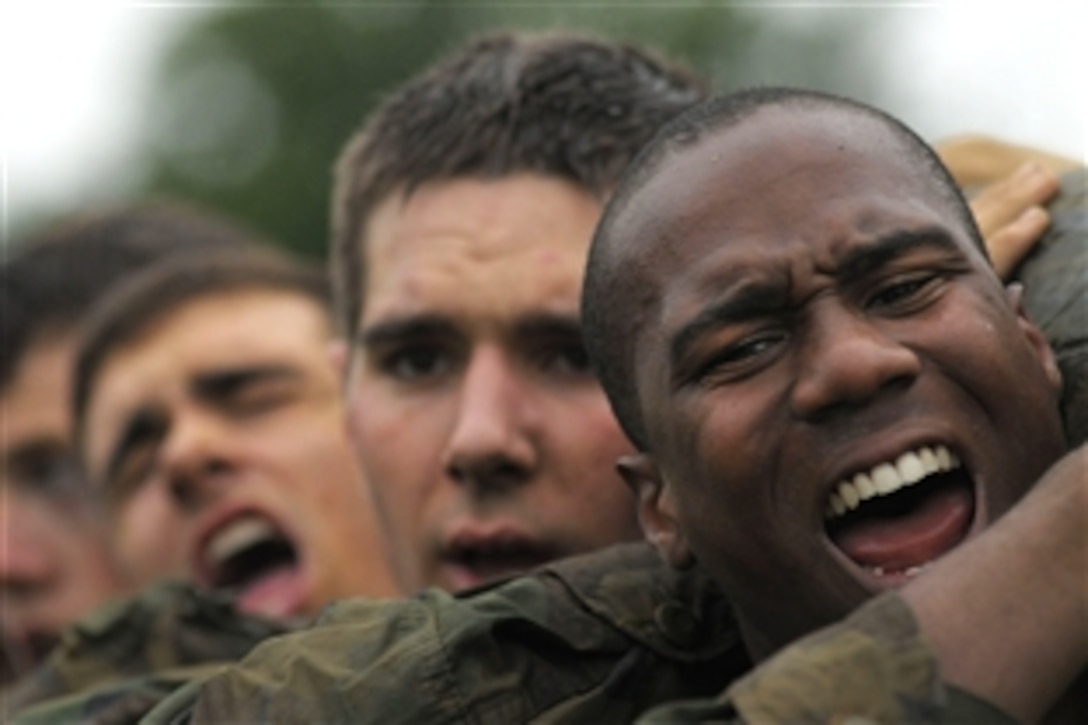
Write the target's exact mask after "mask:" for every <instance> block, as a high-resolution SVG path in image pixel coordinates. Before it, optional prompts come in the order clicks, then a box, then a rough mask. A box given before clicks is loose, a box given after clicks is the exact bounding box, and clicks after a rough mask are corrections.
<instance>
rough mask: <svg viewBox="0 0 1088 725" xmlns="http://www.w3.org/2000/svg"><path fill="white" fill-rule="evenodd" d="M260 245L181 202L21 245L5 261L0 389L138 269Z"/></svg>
mask: <svg viewBox="0 0 1088 725" xmlns="http://www.w3.org/2000/svg"><path fill="white" fill-rule="evenodd" d="M254 243H256V237H255V236H254V235H253V234H252V233H251V232H250V231H249V230H247V229H244V228H243V227H241V226H239V225H237V224H235V223H234V222H232V221H228V220H227V219H226V218H222V217H218V216H215V215H212V214H211V213H209V212H206V211H203V210H197V209H196V208H192V207H188V206H184V205H181V204H179V203H176V202H155V203H148V204H144V205H139V206H130V207H123V208H110V209H101V210H95V211H92V212H87V213H84V214H81V215H79V216H76V217H73V218H70V219H68V220H65V221H63V222H60V223H58V224H57V225H55V226H51V227H49V228H48V229H46V230H45V231H42V232H39V233H37V234H36V235H35V236H32V237H29V238H27V239H26V240H24V241H21V242H17V243H16V245H15V247H14V248H13V249H11V250H10V252H9V254H8V256H7V257H6V258H5V260H4V262H3V264H2V266H0V308H2V309H3V315H0V339H2V340H3V348H2V350H3V352H2V354H0V391H6V390H7V388H8V386H9V385H11V384H12V381H13V380H14V377H15V374H16V370H17V369H18V367H19V364H20V363H21V362H22V359H23V357H24V356H25V355H26V354H27V352H28V351H29V350H30V349H31V348H32V347H33V346H34V345H35V344H37V343H38V342H40V341H41V340H42V339H43V338H46V337H49V336H51V335H64V334H68V333H73V334H74V333H75V330H76V328H77V327H78V324H79V322H80V320H81V319H82V318H83V317H84V315H85V314H86V313H87V310H88V309H90V308H91V307H92V306H93V304H94V303H95V302H96V301H97V300H98V299H99V298H100V297H102V296H103V295H104V294H105V293H106V292H107V291H108V290H110V289H111V288H112V287H114V286H116V285H117V284H118V283H120V282H121V281H123V280H124V279H125V278H127V277H129V276H130V275H132V274H133V273H135V272H136V271H137V270H140V269H142V268H144V267H146V266H148V265H150V264H152V263H154V262H157V261H159V260H161V259H164V258H167V257H170V256H173V255H177V254H183V255H189V254H202V253H204V252H207V251H209V250H216V249H227V248H240V247H246V246H249V245H251V244H254Z"/></svg>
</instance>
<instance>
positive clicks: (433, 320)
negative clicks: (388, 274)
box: [359, 315, 454, 347]
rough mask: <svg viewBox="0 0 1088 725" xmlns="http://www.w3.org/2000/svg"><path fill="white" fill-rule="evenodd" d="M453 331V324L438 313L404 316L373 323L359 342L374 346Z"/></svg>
mask: <svg viewBox="0 0 1088 725" xmlns="http://www.w3.org/2000/svg"><path fill="white" fill-rule="evenodd" d="M453 333H454V327H453V324H452V323H451V322H450V321H449V320H447V319H445V318H443V317H439V316H437V315H423V316H418V317H403V318H394V319H390V320H384V321H382V322H378V323H375V324H374V325H371V326H370V327H368V328H366V329H365V330H363V331H362V332H361V333H360V334H359V343H360V344H361V345H362V346H363V347H374V346H381V345H389V344H391V343H395V342H400V341H403V340H410V339H412V338H427V337H444V336H448V335H452V334H453Z"/></svg>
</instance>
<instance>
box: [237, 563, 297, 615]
mask: <svg viewBox="0 0 1088 725" xmlns="http://www.w3.org/2000/svg"><path fill="white" fill-rule="evenodd" d="M308 591H309V587H308V586H307V585H306V577H305V576H304V575H303V573H302V570H301V569H300V568H298V567H286V566H285V567H281V568H278V569H275V570H273V571H271V572H269V573H268V574H265V575H264V576H262V577H261V578H260V579H258V580H257V581H256V582H254V583H253V584H250V585H249V586H247V587H245V588H244V589H242V591H241V593H240V594H239V595H238V599H237V600H236V601H237V607H238V609H239V610H240V611H242V612H245V613H247V614H256V615H261V616H265V617H273V618H277V619H279V618H283V617H290V616H293V615H296V614H300V613H302V611H303V609H304V608H305V606H306V598H307V594H308Z"/></svg>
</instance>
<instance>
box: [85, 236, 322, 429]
mask: <svg viewBox="0 0 1088 725" xmlns="http://www.w3.org/2000/svg"><path fill="white" fill-rule="evenodd" d="M250 290H272V291H284V292H289V293H295V294H298V295H301V296H303V297H306V298H309V299H312V300H313V301H314V303H315V304H316V305H317V306H318V307H319V309H321V310H322V311H324V312H325V313H326V315H328V318H329V325H330V328H331V326H332V319H331V317H332V312H331V305H332V301H331V292H330V286H329V281H328V278H327V276H326V275H325V274H324V272H323V271H322V270H321V269H320V268H317V267H314V266H311V265H310V264H308V263H306V262H304V261H302V260H299V259H296V258H294V257H292V256H289V255H288V254H287V253H281V252H277V251H273V250H271V249H268V248H252V249H247V250H232V251H223V252H218V253H211V254H205V255H201V256H199V257H192V256H187V257H184V258H182V257H179V258H176V259H170V260H167V261H164V262H162V263H160V264H157V265H155V266H154V267H151V268H149V269H147V270H145V271H144V272H142V273H141V274H139V275H136V276H135V277H133V278H132V279H131V280H129V281H128V282H126V284H124V285H123V286H121V287H119V288H118V289H117V290H115V291H114V292H112V293H111V294H110V295H109V296H108V297H106V298H104V299H103V300H102V302H101V303H100V304H99V306H98V307H97V308H96V309H95V310H94V311H93V312H92V313H91V315H90V317H89V318H88V320H87V322H86V326H85V328H84V331H83V338H82V341H81V344H80V346H79V350H78V351H77V353H76V364H75V377H74V381H73V395H72V411H73V420H74V421H75V432H76V437H75V440H76V443H77V445H80V444H81V442H82V441H83V439H84V434H85V432H86V430H85V426H86V416H87V407H88V405H89V404H90V399H91V396H92V394H93V392H94V385H95V381H96V378H97V377H98V375H99V373H100V372H101V371H102V368H103V367H104V366H105V364H106V362H107V361H108V360H109V359H110V356H111V355H112V354H114V353H116V352H117V351H118V350H119V349H121V348H123V347H125V346H126V345H129V344H131V343H133V342H135V341H136V340H138V339H139V338H140V337H141V336H142V335H143V334H144V333H146V332H147V331H148V330H149V329H150V328H151V327H153V326H154V325H155V324H156V323H157V322H159V321H160V320H162V319H164V318H165V317H167V316H168V315H169V314H170V313H172V312H173V311H175V310H177V309H180V308H181V307H184V306H185V305H187V304H189V303H191V302H193V301H195V300H198V299H203V298H205V297H211V296H216V295H220V294H228V293H231V292H244V291H250Z"/></svg>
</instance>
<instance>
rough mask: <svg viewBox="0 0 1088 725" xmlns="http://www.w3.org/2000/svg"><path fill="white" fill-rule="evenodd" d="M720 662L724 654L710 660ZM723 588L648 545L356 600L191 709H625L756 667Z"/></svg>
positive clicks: (573, 712)
mask: <svg viewBox="0 0 1088 725" xmlns="http://www.w3.org/2000/svg"><path fill="white" fill-rule="evenodd" d="M708 665H714V666H708ZM747 666H748V665H747V661H746V659H744V658H743V655H742V654H741V648H740V646H739V640H738V637H737V635H736V630H735V628H734V626H733V624H732V618H731V617H730V615H729V610H728V607H727V606H726V603H725V601H724V599H723V598H722V597H721V595H720V594H719V593H718V591H717V590H716V589H715V588H713V587H712V586H711V585H710V583H709V581H708V580H707V579H706V578H705V577H703V576H702V575H700V574H698V573H695V572H686V573H685V572H673V571H671V570H669V569H668V568H667V567H665V565H664V564H663V563H661V562H659V560H658V559H657V556H656V555H655V554H654V553H653V552H652V550H650V548H649V547H647V546H644V545H638V546H623V547H617V548H614V549H609V550H606V551H604V552H599V553H596V554H592V555H587V556H582V557H576V558H574V559H569V560H565V561H563V562H560V563H556V564H553V565H551V566H547V567H545V568H543V569H541V570H539V571H537V572H534V573H532V574H530V575H526V576H521V577H516V578H514V579H510V580H508V581H505V582H501V583H499V584H495V585H492V586H490V587H487V588H484V589H480V590H476V591H474V592H470V593H467V594H465V595H463V596H457V597H455V596H451V595H449V594H446V593H444V592H440V591H430V592H427V593H425V594H423V595H421V596H419V597H417V598H415V599H413V600H408V601H401V602H375V601H368V600H352V601H347V602H342V603H339V604H336V605H334V606H333V607H332V608H331V609H330V610H329V611H328V612H327V614H326V615H325V616H324V617H323V618H322V620H321V622H320V623H319V624H318V625H317V626H315V627H313V628H312V629H310V630H307V631H305V632H300V633H297V634H292V635H288V636H285V637H281V638H277V639H275V640H271V641H269V642H267V643H265V644H263V645H262V646H260V647H259V648H257V649H256V650H255V651H254V652H253V654H252V655H251V656H250V657H248V658H247V659H246V660H245V661H244V662H243V663H242V665H241V666H239V667H233V668H230V669H229V670H228V671H226V672H224V673H223V674H222V675H220V676H219V677H216V678H214V679H213V680H211V681H210V682H208V683H207V684H206V685H205V686H204V687H203V690H202V692H201V693H200V695H199V700H198V702H197V703H196V709H195V713H196V720H197V721H204V720H206V721H209V722H211V721H222V720H225V719H244V720H254V719H257V720H264V719H275V718H276V717H285V716H284V713H290V714H291V715H290V717H291V718H295V719H303V720H305V719H309V720H318V719H319V720H322V721H326V722H329V721H333V722H335V721H340V722H360V721H370V722H384V721H387V720H401V721H411V722H420V723H425V722H463V721H471V722H478V721H479V722H492V721H496V722H522V721H529V720H533V719H535V718H540V717H556V716H560V715H562V716H570V717H579V718H586V719H594V718H596V719H599V718H601V717H605V718H608V719H610V720H622V719H630V718H631V717H633V716H634V715H635V714H637V713H638V712H641V711H642V710H643V709H645V708H646V707H648V706H650V705H652V704H655V703H657V702H661V701H663V700H666V699H674V698H676V697H690V696H697V695H701V694H707V693H710V692H715V691H717V690H718V689H720V688H721V687H722V685H723V684H724V683H725V682H727V681H728V680H729V679H731V678H732V677H733V676H735V675H736V674H738V673H739V672H741V671H743V670H745V669H747Z"/></svg>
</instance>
